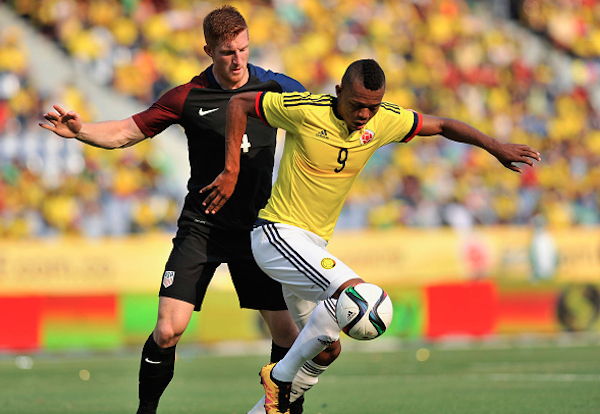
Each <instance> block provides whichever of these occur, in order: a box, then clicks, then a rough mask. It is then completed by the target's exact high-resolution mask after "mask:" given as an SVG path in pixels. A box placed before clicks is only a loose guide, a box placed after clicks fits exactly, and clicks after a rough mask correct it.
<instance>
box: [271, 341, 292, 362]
mask: <svg viewBox="0 0 600 414" xmlns="http://www.w3.org/2000/svg"><path fill="white" fill-rule="evenodd" d="M289 350H290V348H284V347H282V346H279V345H277V344H276V343H275V342H273V341H271V362H277V361H281V359H282V358H283V357H284V356H285V354H287V353H288V351H289Z"/></svg>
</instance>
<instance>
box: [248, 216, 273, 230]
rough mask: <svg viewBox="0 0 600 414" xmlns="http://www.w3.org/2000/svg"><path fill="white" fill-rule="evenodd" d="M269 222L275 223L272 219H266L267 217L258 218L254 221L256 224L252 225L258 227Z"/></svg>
mask: <svg viewBox="0 0 600 414" xmlns="http://www.w3.org/2000/svg"><path fill="white" fill-rule="evenodd" d="M267 224H273V222H272V221H269V220H265V219H261V218H259V219H256V221H255V222H254V224H253V225H252V227H253V228H257V227H262V226H266V225H267Z"/></svg>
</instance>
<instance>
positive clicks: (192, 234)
mask: <svg viewBox="0 0 600 414" xmlns="http://www.w3.org/2000/svg"><path fill="white" fill-rule="evenodd" d="M186 215H187V214H186V212H184V214H183V215H182V217H181V218H180V220H179V223H178V224H179V229H178V231H177V234H176V236H175V238H174V239H173V250H171V254H170V256H169V259H168V260H167V264H166V265H165V271H164V273H163V278H162V283H161V286H160V292H159V296H166V297H170V298H174V299H179V300H183V301H185V302H189V303H191V304H193V305H194V310H196V311H200V308H201V307H202V302H203V301H204V296H205V295H206V289H207V288H208V285H209V284H210V281H211V280H212V278H213V275H214V274H215V270H216V269H217V267H219V265H221V264H222V263H226V264H227V266H228V268H229V273H230V275H231V280H232V281H233V285H234V287H235V290H236V292H237V296H238V300H239V304H240V307H241V308H248V309H257V310H272V311H278V310H285V309H287V307H286V305H285V301H284V299H283V294H282V292H281V285H280V284H279V282H276V281H275V280H273V279H271V278H270V277H269V276H268V275H267V274H265V273H264V272H263V271H262V270H261V269H260V268H259V267H258V265H257V264H256V261H255V260H254V257H253V256H252V250H251V247H250V232H249V231H225V230H219V229H214V228H211V227H209V226H207V225H206V224H204V223H203V222H202V221H201V220H197V219H196V220H194V219H192V218H189V217H186Z"/></svg>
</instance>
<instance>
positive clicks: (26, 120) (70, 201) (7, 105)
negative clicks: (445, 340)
mask: <svg viewBox="0 0 600 414" xmlns="http://www.w3.org/2000/svg"><path fill="white" fill-rule="evenodd" d="M7 3H8V4H9V5H11V7H13V8H14V10H16V11H17V12H18V13H19V14H20V15H21V16H24V17H25V18H27V19H28V20H29V21H30V22H31V23H32V24H33V25H34V26H35V27H37V28H38V30H39V31H40V32H41V33H44V34H45V35H46V36H48V37H50V38H51V39H53V40H54V41H55V42H56V44H58V45H59V46H60V47H62V48H64V50H65V51H67V52H68V53H69V54H70V55H71V56H73V57H74V58H75V59H77V60H78V61H80V62H81V63H83V64H85V65H86V66H87V67H88V69H89V72H90V73H91V74H92V76H93V77H94V79H95V81H96V82H99V83H101V84H104V85H107V86H110V87H113V88H115V89H116V90H118V91H120V92H122V93H125V94H128V95H131V96H134V97H135V98H137V99H138V100H140V101H142V102H144V103H146V104H150V103H152V102H153V101H154V100H155V99H156V98H157V97H158V96H160V94H161V93H162V92H164V91H165V90H166V89H168V88H170V87H172V86H175V85H177V84H180V83H185V82H187V81H189V80H190V79H191V78H192V77H193V76H194V75H196V74H198V73H199V72H200V71H201V70H203V68H204V67H206V66H207V65H208V64H210V60H209V59H208V57H207V56H206V55H205V54H204V52H203V46H204V38H203V34H202V19H203V18H204V16H205V15H206V13H207V12H208V11H210V10H211V9H213V8H214V7H215V6H216V5H220V4H224V3H227V4H232V5H234V6H236V7H238V8H239V9H240V11H241V12H242V13H243V14H244V15H245V17H246V19H247V21H248V23H249V26H250V38H251V61H252V62H253V63H255V64H258V65H261V66H263V67H266V68H270V69H273V70H276V71H284V72H285V73H287V74H288V75H290V76H292V77H295V78H296V79H298V80H299V81H300V82H302V83H303V84H304V85H305V86H306V87H307V88H308V89H309V90H311V91H313V92H317V93H321V92H322V93H334V86H335V84H336V83H338V82H339V79H340V77H341V75H342V73H343V71H344V69H345V68H346V66H347V65H348V64H349V63H350V62H352V61H353V60H355V59H359V58H365V57H372V58H375V59H377V60H378V61H379V62H380V64H381V65H382V67H383V68H384V70H385V71H386V76H387V92H386V96H385V99H386V100H388V101H391V102H395V103H397V104H399V105H401V106H403V107H407V108H412V109H415V110H418V111H420V112H423V113H430V114H434V115H439V116H447V117H453V118H457V119H460V120H463V121H465V122H468V123H470V124H472V125H474V126H476V127H477V128H479V129H481V130H482V131H484V132H486V133H487V134H489V135H491V136H493V137H495V138H497V139H499V140H501V141H504V142H508V141H510V142H515V143H525V144H528V145H530V146H532V147H534V148H536V149H538V150H539V151H540V152H541V154H542V162H541V163H539V164H537V165H536V166H535V168H529V167H527V166H525V167H524V169H523V173H522V174H516V173H513V172H511V171H509V170H507V169H505V168H504V167H503V166H502V165H500V164H499V163H498V162H496V160H495V159H493V158H492V157H490V156H489V154H487V153H486V152H484V151H482V150H480V149H476V148H470V147H468V146H465V145H461V144H456V143H452V142H449V141H447V140H443V139H437V138H417V139H415V140H413V141H412V142H411V143H410V144H407V145H397V146H394V145H391V146H387V147H385V148H383V149H382V150H380V151H379V152H378V153H377V154H376V155H375V157H374V158H373V159H372V160H371V161H370V162H369V164H368V165H367V168H366V170H365V171H364V172H363V174H362V175H361V177H360V178H359V180H358V182H357V184H356V185H355V188H354V190H353V192H352V193H351V195H350V197H349V199H348V202H347V204H346V206H345V207H344V210H343V212H342V216H341V217H340V222H339V224H338V228H364V227H367V226H371V227H377V228H382V227H392V226H398V225H404V226H422V227H435V226H442V225H450V226H455V227H461V228H464V227H471V226H474V225H495V224H518V225H528V224H530V222H531V220H532V217H534V216H536V217H540V216H541V217H544V219H545V220H546V221H547V222H548V223H549V224H550V225H551V226H569V225H597V224H599V223H600V91H599V90H598V89H599V87H598V85H599V84H600V82H599V77H600V70H599V66H598V62H597V61H595V60H593V59H590V58H589V57H591V56H598V49H595V47H596V46H594V45H595V44H596V43H597V41H596V40H590V38H589V37H582V38H581V39H584V40H586V39H587V40H590V41H589V42H587V43H586V41H587V40H586V41H582V42H583V43H586V46H585V47H582V46H578V44H579V43H581V42H579V43H578V42H577V41H573V42H571V43H570V46H569V47H570V48H571V50H572V51H573V52H576V53H575V54H577V55H579V56H582V57H584V58H586V59H582V58H570V57H568V56H565V55H563V54H561V53H560V52H559V51H557V49H556V47H555V46H556V45H553V44H552V43H546V42H541V41H538V40H537V38H536V36H531V35H530V34H529V33H530V32H527V30H529V29H523V28H522V27H521V26H519V25H517V24H516V23H514V22H510V21H506V20H497V19H496V18H494V17H493V16H491V15H489V14H488V13H486V7H485V5H486V4H487V3H486V2H464V1H462V0H412V1H410V0H406V1H399V0H271V1H268V0H264V1H258V0H255V1H231V2H224V1H195V2H189V1H183V0H122V1H118V0H80V1H75V0H44V1H42V0H18V1H16V0H13V1H8V2H7ZM559 3H560V4H562V3H564V2H562V1H558V0H556V1H551V0H547V1H545V0H531V1H530V0H526V1H523V2H521V3H520V5H521V7H522V9H521V10H522V11H523V16H525V15H527V16H533V15H534V14H532V13H531V9H533V8H535V7H537V9H536V10H550V9H552V8H551V7H549V6H547V4H551V5H552V4H559ZM567 3H569V4H570V5H571V6H570V8H569V10H570V13H569V16H579V18H583V20H585V23H589V24H587V25H586V26H585V27H587V28H589V33H592V32H593V33H596V34H597V33H598V16H599V14H598V13H599V12H598V10H599V8H598V4H597V3H598V1H595V0H581V1H578V2H576V1H569V2H567ZM478 4H479V5H480V6H481V5H483V7H480V8H479V9H477V8H476V7H477V5H478ZM532 4H535V6H532ZM470 7H471V8H470ZM473 7H475V9H473ZM590 11H593V13H591V16H592V17H590V14H589V13H590ZM543 15H544V16H546V17H545V18H546V22H548V21H549V19H550V18H551V16H552V14H551V13H549V12H548V13H544V14H543ZM536 16H537V17H539V16H542V14H541V13H538V14H536ZM582 16H583V17H582ZM563 17H564V16H563ZM540 21H541V20H539V21H538V20H536V22H537V23H535V22H534V21H533V20H532V21H529V22H526V23H525V24H526V25H527V24H529V26H530V27H531V28H534V29H535V30H536V31H543V30H546V31H547V32H548V35H549V36H550V37H552V34H551V33H552V29H551V26H552V25H550V24H548V23H546V24H545V25H542V24H541V23H539V22H540ZM523 22H524V20H523V19H522V20H521V23H523ZM538 23H539V24H538ZM582 36H583V35H582ZM559 37H560V38H561V39H563V37H562V36H559ZM581 39H580V40H581ZM594 39H597V36H596V37H595V38H594ZM18 42H19V38H18V33H17V34H15V33H13V32H11V31H10V30H4V34H3V35H2V38H1V40H0V160H1V163H2V164H1V174H2V175H1V179H0V219H1V222H0V234H2V235H16V236H27V235H43V234H46V233H48V232H49V233H54V232H75V233H80V234H86V235H104V234H127V233H128V232H136V231H150V230H155V229H161V228H164V227H166V226H168V225H169V223H170V225H173V224H174V222H175V217H176V215H177V213H178V211H177V209H178V207H177V204H178V203H179V202H180V200H175V199H174V198H173V196H172V194H169V192H168V189H165V188H164V186H161V166H162V165H163V164H164V162H165V160H155V159H153V157H152V154H153V152H152V149H151V145H152V144H151V143H146V142H145V143H143V144H141V145H138V146H135V147H133V148H131V149H130V150H127V151H121V150H119V151H116V152H109V151H102V150H95V149H93V148H89V147H87V146H83V145H77V144H74V143H72V142H68V141H64V140H60V139H58V138H54V137H49V136H48V135H49V133H48V132H47V131H43V130H41V129H40V128H39V127H37V123H38V122H39V121H40V120H41V114H42V113H43V111H47V110H48V108H49V106H48V105H49V103H48V102H49V101H48V97H42V96H39V93H37V92H36V90H35V88H34V87H33V85H31V84H30V82H29V81H28V77H27V56H26V53H25V51H24V49H23V48H22V47H20V45H19V44H18ZM583 50H585V51H586V52H585V53H584V52H583ZM594 50H596V52H594ZM594 53H595V55H594ZM60 93H62V94H64V95H63V97H62V98H61V101H62V102H68V103H70V104H72V106H71V107H72V108H78V109H80V110H81V111H82V112H84V113H85V118H86V119H87V120H93V119H94V107H93V103H91V102H87V101H86V99H85V97H83V96H81V94H80V93H79V92H78V91H77V90H74V89H73V88H70V87H68V86H67V87H65V88H64V90H61V91H60ZM52 98H53V99H56V97H52ZM50 160H53V161H50ZM42 170H43V171H42ZM48 171H50V172H48ZM124 212H126V213H124ZM115 216H118V217H122V218H123V219H122V220H121V223H120V224H119V223H118V222H119V220H116V221H111V218H112V217H115ZM114 223H117V224H116V225H117V226H118V227H119V229H113V228H112V227H111V226H113V225H115V224H114Z"/></svg>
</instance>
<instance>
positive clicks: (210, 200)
mask: <svg viewBox="0 0 600 414" xmlns="http://www.w3.org/2000/svg"><path fill="white" fill-rule="evenodd" d="M236 183H237V174H233V173H229V172H226V171H223V172H222V173H221V174H219V175H218V176H217V178H215V180H214V181H213V182H212V183H210V184H209V185H207V186H206V187H204V188H203V189H202V190H200V194H205V193H206V198H205V199H204V201H203V202H202V205H203V206H206V210H205V213H206V214H215V213H216V212H217V211H219V210H220V209H221V207H223V205H224V204H225V203H226V202H227V200H229V198H230V197H231V195H232V194H233V190H234V189H235V185H236Z"/></svg>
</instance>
